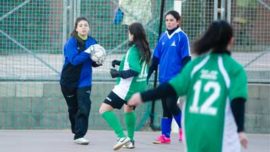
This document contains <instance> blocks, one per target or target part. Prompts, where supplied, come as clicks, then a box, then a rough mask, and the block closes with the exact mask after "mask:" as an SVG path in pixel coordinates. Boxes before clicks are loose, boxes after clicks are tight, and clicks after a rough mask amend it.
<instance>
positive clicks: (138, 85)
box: [112, 45, 148, 101]
mask: <svg viewBox="0 0 270 152" xmlns="http://www.w3.org/2000/svg"><path fill="white" fill-rule="evenodd" d="M129 69H132V70H134V71H136V72H138V73H139V75H138V76H135V77H130V78H127V79H123V78H121V77H118V78H117V80H116V85H115V87H114V88H113V90H112V91H113V92H114V93H115V94H117V95H118V96H119V97H120V98H122V99H123V100H125V101H128V100H129V99H130V97H131V96H132V95H133V94H134V93H136V92H141V91H144V90H145V89H146V88H147V82H146V78H147V74H148V65H147V64H146V62H145V61H142V60H141V55H140V52H139V50H138V48H137V47H136V46H135V45H132V46H131V47H130V48H129V50H128V51H127V53H126V55H125V56H123V58H122V60H121V63H120V66H119V71H123V70H129Z"/></svg>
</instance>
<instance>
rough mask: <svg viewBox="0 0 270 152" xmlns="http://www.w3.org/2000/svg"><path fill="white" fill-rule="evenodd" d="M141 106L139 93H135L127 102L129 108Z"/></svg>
mask: <svg viewBox="0 0 270 152" xmlns="http://www.w3.org/2000/svg"><path fill="white" fill-rule="evenodd" d="M140 104H142V98H141V94H140V93H135V94H134V95H132V97H131V98H130V99H129V101H128V105H129V106H138V105H140Z"/></svg>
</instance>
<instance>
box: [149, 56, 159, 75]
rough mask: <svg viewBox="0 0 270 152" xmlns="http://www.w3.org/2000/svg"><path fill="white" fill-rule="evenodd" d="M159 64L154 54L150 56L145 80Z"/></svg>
mask: <svg viewBox="0 0 270 152" xmlns="http://www.w3.org/2000/svg"><path fill="white" fill-rule="evenodd" d="M158 64H159V59H158V58H157V57H155V56H153V57H152V60H151V65H150V67H149V71H148V74H147V80H149V78H150V77H151V75H152V73H153V72H154V71H156V70H157V68H158Z"/></svg>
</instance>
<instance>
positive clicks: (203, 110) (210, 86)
mask: <svg viewBox="0 0 270 152" xmlns="http://www.w3.org/2000/svg"><path fill="white" fill-rule="evenodd" d="M193 89H194V92H195V95H194V99H193V102H192V105H191V107H190V109H189V111H190V112H192V113H200V114H206V115H216V113H217V108H214V107H212V105H213V103H214V102H215V101H216V99H217V98H218V97H219V95H220V86H219V84H218V83H217V82H214V81H210V82H207V83H206V85H205V86H204V87H203V88H202V81H201V80H199V81H197V82H196V83H195V85H194V87H193ZM202 89H203V90H202ZM211 90H213V93H212V94H211V95H210V96H209V97H208V98H207V99H206V100H205V101H204V102H203V104H202V105H201V106H200V107H199V105H198V103H199V97H200V94H201V93H208V92H209V91H211ZM201 91H203V92H201Z"/></svg>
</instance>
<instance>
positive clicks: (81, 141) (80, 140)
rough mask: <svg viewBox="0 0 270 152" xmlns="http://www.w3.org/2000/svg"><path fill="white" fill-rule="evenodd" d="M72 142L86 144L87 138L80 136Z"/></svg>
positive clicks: (87, 142)
mask: <svg viewBox="0 0 270 152" xmlns="http://www.w3.org/2000/svg"><path fill="white" fill-rule="evenodd" d="M74 143H76V144H79V145H88V144H89V140H88V139H85V138H84V137H82V138H78V139H75V140H74Z"/></svg>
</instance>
